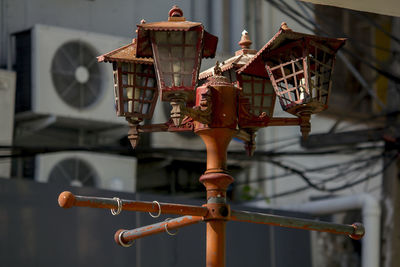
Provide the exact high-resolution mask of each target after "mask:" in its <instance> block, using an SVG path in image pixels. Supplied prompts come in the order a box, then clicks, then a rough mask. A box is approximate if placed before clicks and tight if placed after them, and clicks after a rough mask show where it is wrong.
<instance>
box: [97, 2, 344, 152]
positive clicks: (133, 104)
mask: <svg viewBox="0 0 400 267" xmlns="http://www.w3.org/2000/svg"><path fill="white" fill-rule="evenodd" d="M168 15H169V16H168V21H161V22H150V23H148V22H146V21H144V20H142V21H141V23H140V24H139V25H137V30H136V33H137V36H136V38H135V39H133V42H132V43H131V44H128V45H126V46H123V47H121V48H118V49H116V50H114V51H111V52H109V53H106V54H104V55H102V56H100V57H99V58H98V59H99V61H104V62H111V63H112V64H113V75H114V93H115V106H116V111H117V115H118V116H123V117H125V118H126V119H127V120H128V121H129V123H130V126H131V131H130V135H129V136H130V139H131V143H132V145H133V146H135V145H136V144H137V141H138V138H139V133H140V132H145V131H148V132H151V131H185V130H188V131H196V129H195V128H196V127H195V125H197V124H196V123H200V124H202V125H209V124H212V122H213V121H216V120H215V119H216V118H214V117H215V116H220V115H221V114H222V115H223V113H221V114H219V113H218V112H216V110H218V108H217V107H216V106H215V105H217V106H220V105H224V104H226V103H224V99H219V100H218V101H219V102H216V101H215V100H216V99H218V93H215V92H214V91H215V90H212V85H210V77H215V78H217V76H224V77H225V78H224V79H225V80H226V82H227V83H228V84H229V86H231V87H232V88H234V89H233V90H232V92H233V94H234V98H233V99H235V101H234V102H235V103H234V107H235V109H236V111H235V116H236V119H235V121H236V122H237V123H236V125H235V129H236V130H237V137H238V138H240V139H242V140H244V141H245V143H246V145H245V147H246V150H247V151H248V153H249V154H252V152H253V151H254V148H255V142H254V137H255V133H256V131H257V130H258V129H259V128H262V127H267V126H277V125H299V126H300V127H301V131H302V134H303V137H306V136H307V135H308V132H309V131H310V122H309V121H310V116H311V114H313V113H318V112H320V111H322V110H324V109H326V108H327V106H328V100H329V95H330V90H331V79H332V72H333V68H334V61H335V54H336V52H337V51H338V49H339V48H340V47H341V46H342V45H344V43H345V39H337V38H326V37H319V36H315V35H308V34H303V33H297V32H294V31H292V30H291V29H290V28H289V27H288V26H287V24H286V23H282V25H281V27H280V29H279V31H278V32H277V33H276V34H275V36H274V37H273V38H272V39H271V40H270V41H269V42H268V43H267V44H266V45H265V46H264V47H263V48H261V49H260V50H259V51H256V50H253V49H250V47H251V44H252V41H251V40H250V38H249V35H248V33H247V31H243V32H242V37H241V39H240V41H239V43H238V44H239V46H240V47H241V49H240V50H238V51H236V53H235V56H234V57H232V58H229V59H226V60H225V61H224V62H221V63H219V62H217V64H216V67H214V68H211V69H208V70H206V71H204V72H203V73H200V74H199V70H200V65H201V60H202V58H208V57H211V58H213V57H214V56H215V53H216V48H217V42H218V38H217V37H216V36H214V35H212V34H210V33H208V32H207V31H205V29H204V26H203V25H202V24H201V23H198V22H190V21H186V19H185V17H183V12H182V10H181V9H180V8H179V7H178V6H173V7H172V9H171V10H170V11H169V13H168ZM207 79H208V80H207ZM217 79H218V78H217ZM211 80H212V78H211ZM201 84H208V85H207V86H205V87H204V86H200V85H201ZM204 88H206V89H204ZM217 91H218V90H217ZM213 92H214V93H213ZM158 96H160V99H161V101H167V102H170V103H171V105H172V110H171V116H170V117H171V119H170V121H168V122H165V123H164V124H163V126H160V125H159V124H158V125H157V126H154V125H153V126H152V125H150V126H148V125H140V123H141V121H143V120H144V119H151V118H152V116H153V112H154V109H155V106H156V103H157V98H158ZM276 97H278V100H279V103H280V105H281V107H282V109H283V110H284V111H286V112H288V113H290V114H292V115H295V116H296V118H297V119H295V118H291V119H289V118H286V119H285V118H274V117H273V112H274V106H275V99H276ZM218 120H220V121H221V120H223V118H217V121H218ZM213 125H214V127H221V125H218V124H216V125H215V124H213ZM132 128H134V129H132Z"/></svg>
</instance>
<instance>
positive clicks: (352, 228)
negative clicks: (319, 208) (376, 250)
mask: <svg viewBox="0 0 400 267" xmlns="http://www.w3.org/2000/svg"><path fill="white" fill-rule="evenodd" d="M230 219H231V220H232V221H238V222H250V223H257V224H268V225H273V226H281V227H289V228H296V229H304V230H311V231H319V232H329V233H333V234H344V235H348V236H350V237H351V238H352V239H356V240H358V239H361V238H362V237H363V236H364V232H365V230H364V226H363V225H362V224H361V223H354V224H352V225H347V224H337V223H329V222H321V221H315V220H307V219H298V218H291V217H285V216H278V215H271V214H263V213H256V212H247V211H235V210H232V211H231V217H230Z"/></svg>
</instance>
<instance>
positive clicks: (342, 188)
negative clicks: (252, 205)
mask: <svg viewBox="0 0 400 267" xmlns="http://www.w3.org/2000/svg"><path fill="white" fill-rule="evenodd" d="M397 157H398V154H396V155H394V156H393V157H392V158H391V159H390V160H389V161H388V162H387V163H386V164H385V165H384V166H383V168H382V169H381V170H379V171H377V172H375V173H372V174H368V175H366V176H364V177H363V178H361V179H358V180H356V181H354V182H351V183H348V184H346V185H342V186H338V187H335V188H330V189H327V190H326V192H329V193H334V192H337V191H341V190H344V189H347V188H349V187H352V186H355V185H357V184H360V183H362V182H364V181H366V180H368V179H371V178H375V177H377V176H378V175H380V174H382V173H383V172H384V171H385V170H386V169H387V168H388V167H389V166H390V164H392V163H393V161H394V160H395V159H396V158H397ZM308 189H310V187H309V186H303V187H298V188H295V189H291V190H288V191H284V192H281V193H277V194H274V195H270V196H267V197H263V198H256V199H273V198H279V197H284V196H288V195H293V194H297V193H300V192H303V191H306V190H308Z"/></svg>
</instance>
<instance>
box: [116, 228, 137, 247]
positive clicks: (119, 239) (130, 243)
mask: <svg viewBox="0 0 400 267" xmlns="http://www.w3.org/2000/svg"><path fill="white" fill-rule="evenodd" d="M125 232H126V231H121V233H119V235H118V241H119V244H120V245H121V246H123V247H124V248H129V247H130V246H132V245H133V243H135V240H132V241H131V242H128V243H124V242H122V235H123V234H124V233H125Z"/></svg>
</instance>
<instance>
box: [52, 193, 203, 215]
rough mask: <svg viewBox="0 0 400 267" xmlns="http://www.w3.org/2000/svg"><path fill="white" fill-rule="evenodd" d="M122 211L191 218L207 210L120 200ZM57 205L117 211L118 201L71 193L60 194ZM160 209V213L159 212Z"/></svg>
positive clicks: (195, 207) (179, 205) (186, 206)
mask: <svg viewBox="0 0 400 267" xmlns="http://www.w3.org/2000/svg"><path fill="white" fill-rule="evenodd" d="M121 203H122V205H121V206H122V210H129V211H142V212H152V213H155V214H157V213H159V212H161V213H162V214H176V215H192V216H206V214H207V213H208V209H207V208H205V207H199V206H191V205H181V204H171V203H159V202H157V203H154V202H147V201H134V200H125V199H121ZM58 204H59V205H60V207H62V208H71V207H73V206H77V207H91V208H101V209H114V210H117V209H118V201H117V200H116V199H113V198H102V197H86V196H76V195H74V194H72V193H71V192H68V191H65V192H62V193H61V194H60V195H59V197H58ZM160 208H161V211H160Z"/></svg>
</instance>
